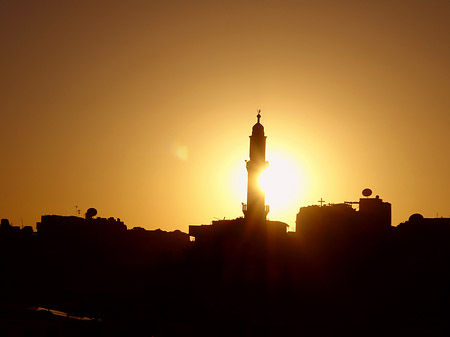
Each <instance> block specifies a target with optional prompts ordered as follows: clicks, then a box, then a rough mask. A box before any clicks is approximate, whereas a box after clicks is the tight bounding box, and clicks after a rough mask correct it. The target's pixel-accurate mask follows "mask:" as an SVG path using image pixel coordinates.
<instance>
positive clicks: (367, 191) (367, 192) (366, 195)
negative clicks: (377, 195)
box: [362, 188, 372, 197]
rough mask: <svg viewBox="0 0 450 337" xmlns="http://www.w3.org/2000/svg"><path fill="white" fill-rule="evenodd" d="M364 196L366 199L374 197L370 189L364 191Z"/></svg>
mask: <svg viewBox="0 0 450 337" xmlns="http://www.w3.org/2000/svg"><path fill="white" fill-rule="evenodd" d="M362 195H363V196H365V197H370V196H371V195H372V190H371V189H370V188H365V189H363V191H362Z"/></svg>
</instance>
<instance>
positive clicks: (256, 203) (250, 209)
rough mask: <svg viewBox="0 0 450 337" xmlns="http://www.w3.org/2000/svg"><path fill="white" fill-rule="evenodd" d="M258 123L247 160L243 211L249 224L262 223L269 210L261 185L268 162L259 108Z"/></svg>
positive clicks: (253, 132)
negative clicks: (245, 202)
mask: <svg viewBox="0 0 450 337" xmlns="http://www.w3.org/2000/svg"><path fill="white" fill-rule="evenodd" d="M257 112H258V115H257V116H256V118H257V123H256V124H255V125H253V128H252V135H251V136H250V160H249V161H247V172H248V184H247V204H244V207H243V211H244V215H245V218H246V219H247V222H248V224H251V225H252V226H253V225H256V226H257V227H258V225H261V224H262V223H263V222H264V221H265V220H266V215H267V213H268V211H269V208H268V206H266V205H265V195H264V191H263V190H262V189H261V186H260V185H259V180H260V176H261V174H262V173H263V172H264V170H265V169H266V168H267V165H268V163H267V162H266V138H267V137H266V136H265V135H264V126H262V124H261V123H260V119H261V110H259V109H258V110H257Z"/></svg>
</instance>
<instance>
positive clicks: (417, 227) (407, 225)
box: [397, 213, 450, 233]
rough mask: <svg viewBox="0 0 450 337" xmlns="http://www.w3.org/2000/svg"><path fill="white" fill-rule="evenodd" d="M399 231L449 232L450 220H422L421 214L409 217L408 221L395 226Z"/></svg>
mask: <svg viewBox="0 0 450 337" xmlns="http://www.w3.org/2000/svg"><path fill="white" fill-rule="evenodd" d="M397 227H398V228H399V229H400V230H404V231H412V232H422V233H423V232H439V231H449V230H450V218H424V217H423V215H422V214H418V213H415V214H413V215H411V216H410V217H409V219H408V221H405V222H402V223H401V224H399V225H398V226H397Z"/></svg>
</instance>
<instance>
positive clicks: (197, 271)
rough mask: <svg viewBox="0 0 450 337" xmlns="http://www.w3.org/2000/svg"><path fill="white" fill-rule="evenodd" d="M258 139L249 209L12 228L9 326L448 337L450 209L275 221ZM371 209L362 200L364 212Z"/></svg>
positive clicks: (349, 207) (40, 331) (374, 205)
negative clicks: (168, 222)
mask: <svg viewBox="0 0 450 337" xmlns="http://www.w3.org/2000/svg"><path fill="white" fill-rule="evenodd" d="M260 119H261V114H260V110H258V115H257V122H256V124H254V125H253V127H252V134H251V136H250V142H249V158H250V159H249V160H248V161H247V162H246V168H247V172H248V177H249V178H248V184H247V203H246V204H244V203H243V204H242V212H243V215H244V216H240V217H237V218H235V219H229V220H226V219H223V220H213V221H212V223H211V224H210V225H190V226H189V233H184V232H182V231H180V230H176V231H173V232H167V231H162V230H161V229H157V230H146V229H144V228H141V227H134V228H131V229H128V227H127V225H125V223H124V222H123V221H122V220H120V219H115V218H113V217H109V218H102V217H99V216H97V213H98V212H97V210H96V209H95V208H89V209H87V210H86V212H85V214H84V218H83V217H81V216H61V215H43V216H42V217H41V221H40V222H38V223H37V225H36V229H37V230H36V232H34V231H33V229H32V228H31V227H30V226H26V227H23V228H20V227H18V226H12V225H11V224H10V222H9V221H8V219H2V220H1V223H0V289H2V291H0V300H1V303H2V306H1V308H0V335H4V336H16V335H18V336H42V335H44V336H48V335H51V336H73V335H83V336H141V335H142V334H144V335H149V336H229V335H230V334H231V335H237V336H297V335H301V336H311V337H312V336H318V335H319V336H361V335H364V336H379V335H380V334H382V335H384V336H396V337H399V336H423V335H424V334H426V335H427V336H439V337H441V336H447V335H448V333H449V332H450V325H449V324H448V323H449V322H448V315H449V314H450V311H449V306H448V303H449V300H450V297H449V295H450V291H449V290H450V289H449V286H450V272H449V269H448V264H449V263H450V244H449V243H450V242H449V240H450V217H449V218H424V217H423V216H422V215H420V214H413V215H411V216H410V217H409V219H408V221H405V222H403V223H401V224H400V225H399V226H398V227H394V226H392V225H391V204H390V203H389V202H387V201H383V199H381V198H380V197H379V195H376V196H375V197H372V191H371V190H370V189H369V188H365V189H364V190H363V191H362V195H363V197H362V198H360V199H359V201H357V202H356V201H351V202H349V201H345V202H343V203H340V204H329V203H328V204H324V200H323V199H322V198H321V199H320V200H319V201H318V202H319V203H320V205H312V206H307V207H301V208H300V211H299V212H298V214H297V219H296V224H297V226H296V228H295V231H290V232H288V231H287V228H288V227H289V226H288V224H286V223H284V222H281V221H274V220H268V219H267V218H266V217H267V214H268V211H269V208H268V206H267V205H265V193H264V191H263V190H262V189H261V186H260V181H259V180H260V179H259V178H260V176H261V174H262V173H263V172H264V170H265V169H266V168H267V165H268V163H267V162H266V157H265V152H266V151H265V150H266V136H265V133H264V126H263V125H262V124H261V122H260ZM354 205H358V208H357V209H355V208H353V206H354Z"/></svg>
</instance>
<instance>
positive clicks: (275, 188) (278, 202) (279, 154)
mask: <svg viewBox="0 0 450 337" xmlns="http://www.w3.org/2000/svg"><path fill="white" fill-rule="evenodd" d="M266 160H267V161H268V162H269V166H268V168H267V169H266V170H265V171H264V173H263V174H262V176H261V178H260V184H261V187H262V188H263V190H264V191H265V194H266V205H269V206H270V212H269V214H268V219H270V220H279V221H284V222H286V223H288V224H289V226H290V230H295V215H296V214H297V212H298V209H299V207H300V206H302V205H303V204H304V202H305V200H304V198H305V196H306V194H307V189H308V186H307V185H308V184H307V182H308V179H307V178H306V177H307V174H306V173H305V167H304V166H303V165H301V164H300V163H299V162H298V161H297V160H295V158H292V157H290V156H289V155H287V154H286V153H285V152H284V151H280V150H278V149H277V150H274V149H270V154H269V153H267V158H266ZM235 163H236V164H235V166H233V168H232V169H231V168H230V169H231V175H230V181H229V184H228V186H227V187H228V188H227V190H228V191H229V193H230V196H232V198H233V200H236V202H237V203H240V202H247V170H246V169H245V162H243V161H239V160H236V162H235Z"/></svg>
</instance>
